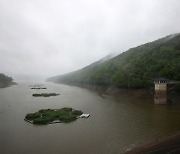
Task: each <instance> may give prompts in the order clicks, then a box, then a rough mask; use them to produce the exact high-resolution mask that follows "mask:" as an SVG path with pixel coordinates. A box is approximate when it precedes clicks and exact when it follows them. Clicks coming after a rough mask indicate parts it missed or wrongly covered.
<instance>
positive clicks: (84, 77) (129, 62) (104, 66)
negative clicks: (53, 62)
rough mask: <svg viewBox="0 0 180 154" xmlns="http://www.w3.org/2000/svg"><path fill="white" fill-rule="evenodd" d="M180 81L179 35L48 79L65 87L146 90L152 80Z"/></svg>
mask: <svg viewBox="0 0 180 154" xmlns="http://www.w3.org/2000/svg"><path fill="white" fill-rule="evenodd" d="M157 77H165V78H168V79H171V80H180V33H178V34H173V35H169V36H166V37H164V38H161V39H159V40H156V41H153V42H149V43H146V44H144V45H141V46H138V47H135V48H131V49H129V50H128V51H126V52H123V53H121V54H119V55H118V56H116V57H114V58H112V59H110V60H108V61H103V62H102V61H98V62H95V63H93V64H91V65H89V66H87V67H85V68H83V69H80V70H78V71H75V72H72V73H68V74H65V75H60V76H56V77H52V78H49V79H48V80H47V81H52V82H56V83H65V84H73V85H74V84H79V85H81V84H83V85H84V84H85V85H99V86H115V87H118V88H145V87H149V86H152V85H153V79H154V78H157Z"/></svg>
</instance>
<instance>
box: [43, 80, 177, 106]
mask: <svg viewBox="0 0 180 154" xmlns="http://www.w3.org/2000/svg"><path fill="white" fill-rule="evenodd" d="M46 82H51V83H54V84H64V85H69V86H75V87H80V88H85V89H90V90H92V91H96V92H98V93H100V94H106V95H110V96H122V95H127V96H129V95H130V96H133V97H135V98H141V99H146V98H149V99H152V100H154V87H149V88H117V87H113V86H99V85H88V84H79V83H58V82H53V81H46ZM167 104H175V105H177V104H180V95H179V92H176V91H174V90H173V89H172V88H169V89H168V90H167Z"/></svg>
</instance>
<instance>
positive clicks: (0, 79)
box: [0, 73, 13, 88]
mask: <svg viewBox="0 0 180 154" xmlns="http://www.w3.org/2000/svg"><path fill="white" fill-rule="evenodd" d="M12 81H13V79H12V78H11V77H8V76H6V75H4V74H2V73H1V74H0V88H2V87H7V86H9V85H11V84H12V83H13V82H12Z"/></svg>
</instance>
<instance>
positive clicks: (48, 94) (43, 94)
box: [32, 93, 60, 97]
mask: <svg viewBox="0 0 180 154" xmlns="http://www.w3.org/2000/svg"><path fill="white" fill-rule="evenodd" d="M57 95H60V94H56V93H41V94H32V96H34V97H50V96H57Z"/></svg>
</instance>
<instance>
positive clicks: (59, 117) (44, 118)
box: [24, 107, 83, 125]
mask: <svg viewBox="0 0 180 154" xmlns="http://www.w3.org/2000/svg"><path fill="white" fill-rule="evenodd" d="M82 114H83V112H82V111H79V110H74V109H72V108H67V107H65V108H61V109H42V110H39V111H38V112H35V113H28V114H27V115H26V116H25V119H24V120H25V121H27V122H29V123H32V124H37V125H47V124H53V123H69V122H72V121H75V120H77V119H78V117H79V116H81V115H82Z"/></svg>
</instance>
